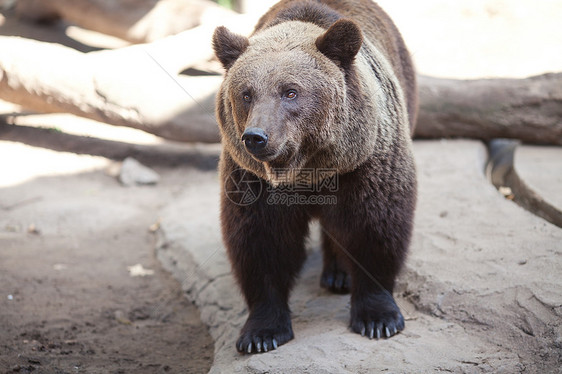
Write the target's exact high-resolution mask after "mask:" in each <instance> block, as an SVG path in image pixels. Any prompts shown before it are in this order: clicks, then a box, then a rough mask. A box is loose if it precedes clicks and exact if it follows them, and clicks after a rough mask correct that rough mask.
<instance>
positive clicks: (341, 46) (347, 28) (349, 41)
mask: <svg viewBox="0 0 562 374" xmlns="http://www.w3.org/2000/svg"><path fill="white" fill-rule="evenodd" d="M361 44H363V34H362V33H361V29H359V26H357V25H356V24H355V22H353V21H351V20H348V19H340V20H337V21H336V22H335V23H334V24H333V25H332V26H330V28H329V29H328V30H326V32H325V33H324V34H322V35H320V36H319V37H318V38H317V39H316V48H318V50H319V51H320V52H322V53H323V54H324V55H325V56H326V57H328V58H329V59H331V60H332V61H334V62H336V63H339V64H340V66H343V67H347V66H349V65H350V64H351V63H352V62H353V60H354V59H355V55H356V54H357V53H358V52H359V49H360V48H361Z"/></svg>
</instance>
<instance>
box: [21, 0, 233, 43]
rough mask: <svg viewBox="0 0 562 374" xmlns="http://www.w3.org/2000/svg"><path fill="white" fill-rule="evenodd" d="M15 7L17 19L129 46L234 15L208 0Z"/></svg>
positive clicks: (26, 1)
mask: <svg viewBox="0 0 562 374" xmlns="http://www.w3.org/2000/svg"><path fill="white" fill-rule="evenodd" d="M15 5H16V6H15V12H16V15H18V16H19V17H20V18H24V19H28V20H32V21H43V22H44V21H49V20H53V19H57V18H63V19H65V20H67V21H69V22H71V23H73V24H75V25H78V26H80V27H83V28H86V29H89V30H94V31H98V32H101V33H104V34H107V35H112V36H116V37H118V38H121V39H123V40H127V41H129V42H132V43H144V42H152V41H155V40H158V39H160V38H162V37H165V36H169V35H175V34H177V33H179V32H181V31H185V30H189V29H191V28H193V27H196V26H200V25H202V24H205V23H208V22H209V21H212V20H213V19H223V18H224V17H233V16H236V13H235V12H232V11H230V10H228V9H226V8H224V7H221V6H219V5H218V4H217V3H215V2H212V1H210V0H126V1H107V0H17V2H16V4H15ZM163 20H165V21H163Z"/></svg>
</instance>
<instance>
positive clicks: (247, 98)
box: [242, 93, 252, 103]
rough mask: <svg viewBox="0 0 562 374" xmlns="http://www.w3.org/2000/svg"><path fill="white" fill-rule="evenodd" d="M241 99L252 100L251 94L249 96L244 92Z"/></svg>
mask: <svg viewBox="0 0 562 374" xmlns="http://www.w3.org/2000/svg"><path fill="white" fill-rule="evenodd" d="M242 99H243V100H244V101H245V102H247V103H249V102H251V101H252V96H251V95H250V94H249V93H245V94H244V95H243V96H242Z"/></svg>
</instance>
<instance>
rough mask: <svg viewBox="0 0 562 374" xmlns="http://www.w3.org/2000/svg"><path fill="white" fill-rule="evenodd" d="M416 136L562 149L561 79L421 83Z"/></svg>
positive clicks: (423, 79)
mask: <svg viewBox="0 0 562 374" xmlns="http://www.w3.org/2000/svg"><path fill="white" fill-rule="evenodd" d="M419 87H420V114H419V117H418V124H417V127H416V132H415V136H416V137H419V138H440V137H444V138H450V137H465V138H474V139H482V140H490V139H494V138H513V139H519V140H521V141H523V142H526V143H532V144H557V145H562V73H556V74H555V73H549V74H544V75H539V76H535V77H530V78H526V79H477V80H455V79H438V78H431V77H425V76H422V77H420V78H419Z"/></svg>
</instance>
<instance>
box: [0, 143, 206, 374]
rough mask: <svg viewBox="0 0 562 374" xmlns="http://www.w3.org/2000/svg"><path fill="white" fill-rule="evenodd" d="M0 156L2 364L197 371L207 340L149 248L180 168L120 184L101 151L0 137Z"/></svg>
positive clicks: (182, 172) (61, 369)
mask: <svg viewBox="0 0 562 374" xmlns="http://www.w3.org/2000/svg"><path fill="white" fill-rule="evenodd" d="M0 158H1V159H2V160H3V166H2V174H4V175H3V177H2V178H1V179H2V184H3V185H4V186H3V187H2V188H0V212H1V213H0V248H1V251H0V284H1V285H2V287H1V291H0V292H1V294H0V326H2V328H1V329H0V372H2V373H3V372H10V371H14V372H32V371H33V372H40V373H102V372H103V373H125V372H127V373H164V372H166V373H168V372H169V373H180V372H183V373H185V372H189V373H205V372H207V371H208V370H209V367H210V362H211V359H212V355H213V354H212V352H213V348H212V347H213V342H212V340H211V338H210V336H209V334H208V332H207V329H206V327H205V326H203V325H202V323H201V322H200V319H199V313H198V311H197V309H196V308H195V307H194V306H193V305H191V304H190V303H189V302H188V300H187V299H186V298H184V297H183V296H182V292H181V288H180V286H179V284H178V282H177V281H175V280H174V279H172V278H171V277H170V276H169V275H168V273H166V272H165V271H163V270H162V269H161V267H160V264H159V262H158V261H157V260H156V259H155V256H154V253H153V251H154V240H155V239H154V234H153V232H152V231H153V230H155V229H156V228H157V220H158V209H159V208H160V207H161V206H162V205H163V204H165V203H166V202H168V201H170V200H173V198H174V195H175V194H177V193H179V191H181V190H182V188H183V186H184V185H185V183H186V181H187V180H188V179H189V176H190V170H189V168H186V169H170V168H166V167H160V168H157V170H158V172H159V174H160V176H161V182H160V183H159V185H158V186H157V187H129V188H127V187H123V186H122V185H120V183H119V182H118V181H117V180H116V179H115V178H114V177H112V176H109V175H107V174H106V173H105V172H104V167H105V165H106V164H108V161H107V160H105V159H103V158H101V157H91V156H78V155H74V154H71V153H64V152H56V151H50V150H45V149H38V148H34V147H30V146H26V145H20V144H17V143H8V142H3V141H2V142H0ZM10 159H18V161H17V162H9V161H8V160H10ZM53 167H56V169H57V174H58V175H54V176H53V175H50V176H41V175H40V174H41V172H42V171H43V172H45V171H46V172H47V173H48V171H49V169H51V168H53ZM12 170H13V171H14V172H13V173H12V172H11V171H12ZM6 172H7V173H8V175H11V176H12V177H11V178H9V177H6V175H5V173H6ZM38 174H39V175H38ZM49 174H50V173H49ZM23 178H25V179H26V180H22V179H23ZM13 182H15V183H13ZM143 271H144V274H146V275H144V276H143Z"/></svg>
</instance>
